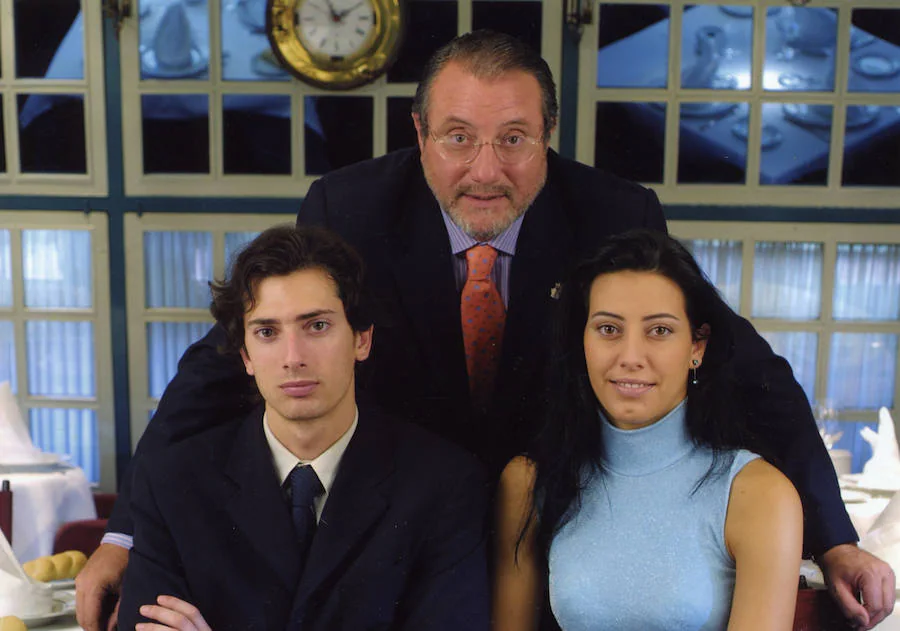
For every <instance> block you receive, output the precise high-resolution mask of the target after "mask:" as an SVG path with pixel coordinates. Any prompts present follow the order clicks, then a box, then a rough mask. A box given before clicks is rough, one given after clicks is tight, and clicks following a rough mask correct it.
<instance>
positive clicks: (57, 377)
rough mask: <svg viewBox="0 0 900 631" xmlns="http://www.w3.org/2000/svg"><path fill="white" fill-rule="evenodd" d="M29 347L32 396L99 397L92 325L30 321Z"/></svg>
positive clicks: (27, 327) (28, 363) (27, 343)
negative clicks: (95, 374) (97, 394)
mask: <svg viewBox="0 0 900 631" xmlns="http://www.w3.org/2000/svg"><path fill="white" fill-rule="evenodd" d="M25 344H26V346H25V350H26V355H27V361H26V365H27V367H28V392H29V394H32V395H34V396H44V397H81V398H93V397H95V396H96V393H97V386H96V379H95V376H94V366H95V363H94V324H93V323H92V322H48V321H42V320H29V321H28V322H26V323H25Z"/></svg>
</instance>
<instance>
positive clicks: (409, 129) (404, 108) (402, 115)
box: [387, 96, 416, 151]
mask: <svg viewBox="0 0 900 631" xmlns="http://www.w3.org/2000/svg"><path fill="white" fill-rule="evenodd" d="M412 102H413V100H412V97H406V96H397V97H389V98H388V100H387V110H388V119H387V150H388V151H396V150H397V149H403V148H404V147H414V146H415V145H416V129H415V127H413V124H412V120H411V119H410V111H411V110H412Z"/></svg>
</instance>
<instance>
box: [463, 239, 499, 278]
mask: <svg viewBox="0 0 900 631" xmlns="http://www.w3.org/2000/svg"><path fill="white" fill-rule="evenodd" d="M496 261H497V250H495V249H494V248H492V247H491V246H489V245H475V246H472V247H471V248H469V249H468V250H466V263H467V264H468V268H469V278H470V279H472V280H487V279H488V277H489V276H490V275H491V270H492V269H494V263H495V262H496Z"/></svg>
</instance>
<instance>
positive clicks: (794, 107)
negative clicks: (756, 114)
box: [759, 103, 832, 186]
mask: <svg viewBox="0 0 900 631" xmlns="http://www.w3.org/2000/svg"><path fill="white" fill-rule="evenodd" d="M831 110H832V106H831V105H821V104H818V105H809V104H805V103H763V105H762V117H763V120H762V124H763V135H762V156H761V158H760V168H759V171H760V173H759V182H760V184H807V185H809V184H814V185H821V186H824V185H825V184H826V182H827V180H828V155H829V152H830V149H831V124H832V117H831Z"/></svg>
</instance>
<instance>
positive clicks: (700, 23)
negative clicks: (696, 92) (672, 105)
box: [681, 5, 753, 90]
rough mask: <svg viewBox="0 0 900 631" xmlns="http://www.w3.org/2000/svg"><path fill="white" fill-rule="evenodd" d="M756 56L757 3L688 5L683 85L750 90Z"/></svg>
mask: <svg viewBox="0 0 900 631" xmlns="http://www.w3.org/2000/svg"><path fill="white" fill-rule="evenodd" d="M752 58H753V7H748V6H741V5H738V6H690V5H688V6H686V7H685V9H684V17H683V20H682V37H681V87H683V88H689V89H691V88H699V89H707V90H709V89H712V90H746V89H748V88H749V87H750V62H751V59H752Z"/></svg>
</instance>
